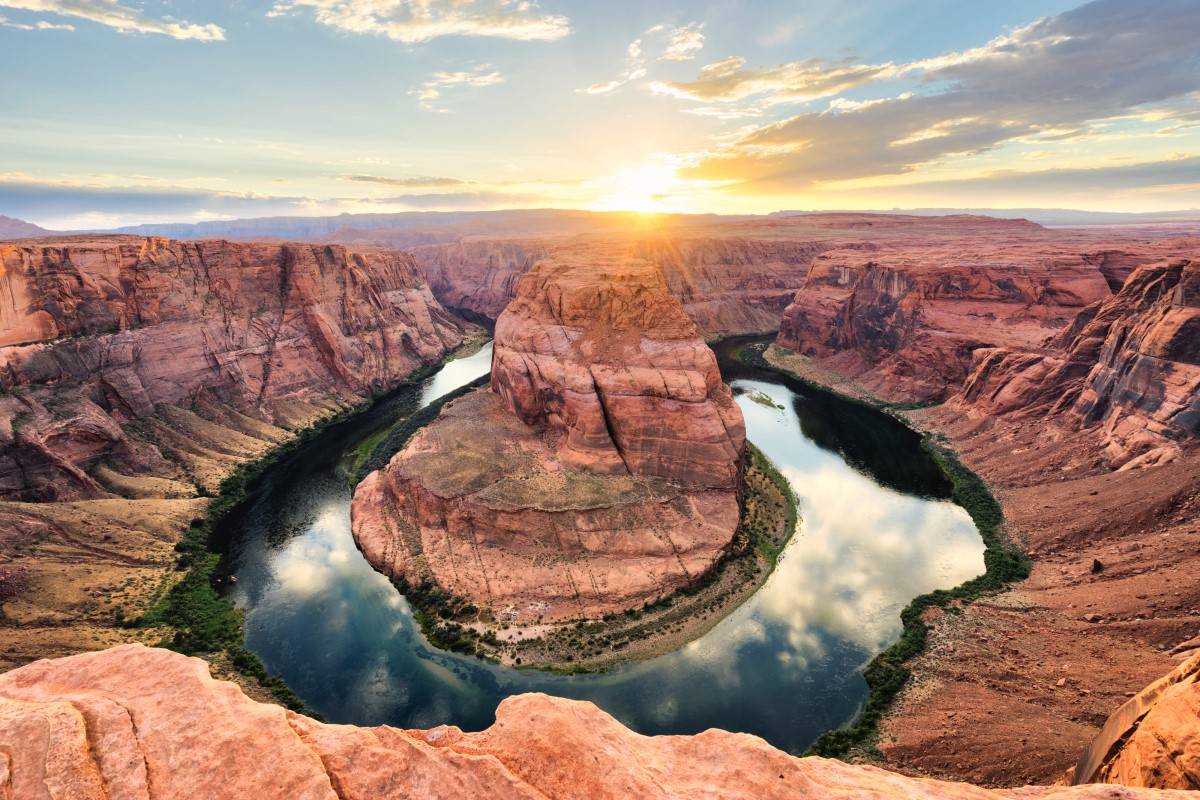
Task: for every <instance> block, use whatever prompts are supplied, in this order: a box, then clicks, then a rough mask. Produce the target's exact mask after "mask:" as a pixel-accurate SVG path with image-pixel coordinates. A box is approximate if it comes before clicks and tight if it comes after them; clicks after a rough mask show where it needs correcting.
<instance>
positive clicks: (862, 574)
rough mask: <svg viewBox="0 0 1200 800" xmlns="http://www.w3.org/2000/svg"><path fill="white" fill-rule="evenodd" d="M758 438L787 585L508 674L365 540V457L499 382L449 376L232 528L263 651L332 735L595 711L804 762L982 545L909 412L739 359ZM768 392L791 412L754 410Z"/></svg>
mask: <svg viewBox="0 0 1200 800" xmlns="http://www.w3.org/2000/svg"><path fill="white" fill-rule="evenodd" d="M732 346H733V345H726V346H723V347H722V348H720V349H719V356H720V358H721V364H722V369H723V370H724V371H725V375H726V378H727V379H728V380H730V381H731V384H732V386H733V389H734V392H735V394H736V395H737V401H738V404H739V405H740V406H741V408H742V411H743V413H744V414H745V416H746V425H747V430H748V432H749V438H750V439H751V440H752V441H753V442H754V443H755V444H757V445H758V446H759V447H760V448H761V449H762V450H763V451H764V452H766V454H767V455H768V456H769V457H770V458H771V459H772V460H773V461H774V462H775V464H776V465H778V466H779V468H780V470H781V471H782V472H783V474H784V475H785V476H786V477H787V479H788V480H789V481H791V483H792V486H793V487H794V489H795V491H796V494H797V496H798V498H799V501H800V511H801V515H802V517H803V519H802V522H801V527H800V530H799V532H798V534H797V535H796V536H795V537H794V538H793V540H792V542H791V543H790V544H789V546H788V547H787V549H786V550H785V552H784V554H783V557H782V559H781V560H780V563H779V566H778V568H777V569H776V571H775V572H774V574H773V575H772V576H771V577H770V579H769V580H768V581H767V583H766V585H765V586H763V588H762V589H760V590H759V591H758V592H757V593H756V594H755V595H754V596H753V597H752V598H751V599H750V600H749V601H747V602H746V603H745V604H743V605H742V606H741V607H740V608H738V609H737V610H736V611H734V612H733V613H732V614H731V615H730V616H728V617H727V618H726V619H725V620H723V621H722V622H721V623H720V624H718V625H717V626H716V627H714V628H713V629H712V630H711V631H710V632H709V633H708V634H706V635H705V636H703V637H702V638H700V639H698V640H697V641H695V642H692V643H691V644H689V645H687V646H685V647H683V648H682V649H680V650H678V651H676V652H673V653H670V654H668V655H665V656H662V657H659V658H655V659H653V660H650V661H645V662H641V663H635V664H628V665H625V666H623V667H620V668H618V669H616V670H614V671H612V672H608V673H604V674H599V675H575V676H564V675H552V674H546V673H537V672H530V671H519V670H513V669H508V668H504V667H498V666H495V665H492V664H488V663H485V662H482V661H479V660H477V659H474V658H470V657H466V656H459V655H454V654H450V653H445V652H442V651H439V650H436V649H434V648H432V647H430V646H429V645H428V644H427V643H426V642H425V641H424V639H423V637H422V636H421V633H420V630H419V628H418V627H417V625H416V624H415V622H414V620H413V617H412V613H411V611H410V609H409V606H408V604H407V602H406V601H405V600H404V598H403V597H402V596H401V595H400V594H399V593H398V592H397V591H396V590H395V589H394V588H393V587H392V585H391V584H390V583H389V582H388V581H387V580H386V579H385V578H383V576H381V575H379V574H378V573H376V572H375V571H374V570H372V569H371V567H370V566H369V565H368V564H367V563H366V561H365V560H364V559H363V558H362V556H361V555H360V554H359V552H358V550H357V549H356V548H355V545H354V541H353V539H352V538H351V535H350V510H349V506H350V491H349V490H348V489H347V486H346V481H345V478H344V476H343V472H344V469H345V466H346V464H347V456H346V453H347V451H349V450H350V449H352V448H353V446H354V444H355V443H356V442H358V441H360V440H361V439H363V438H364V437H366V436H368V435H370V434H371V433H373V432H375V431H377V430H379V429H380V426H382V425H386V424H388V423H389V422H390V421H391V420H394V419H395V418H396V416H397V415H398V414H403V413H411V411H412V409H414V408H415V407H417V404H423V403H427V402H429V401H430V400H432V399H435V398H436V397H439V396H441V395H442V394H444V393H445V392H448V391H450V390H451V389H453V388H455V387H457V386H460V385H462V384H464V383H467V382H469V381H470V380H472V379H473V378H475V377H477V376H479V375H482V374H484V373H485V372H486V371H487V370H488V367H489V364H490V360H491V349H490V347H489V348H486V349H485V350H483V351H482V352H480V353H478V354H476V355H473V356H470V357H467V358H463V359H461V360H458V361H455V362H452V363H450V364H448V365H447V366H446V367H445V368H444V369H443V370H442V371H441V372H440V373H438V374H437V375H436V376H434V377H432V378H431V379H429V380H428V381H427V382H426V383H425V384H424V386H422V387H420V388H419V389H418V388H417V387H414V388H412V389H410V390H406V391H403V392H401V393H399V395H397V396H396V397H394V398H392V399H391V400H389V401H388V402H386V403H384V404H381V406H380V407H379V408H377V409H375V410H373V411H371V412H367V413H366V414H364V415H362V417H360V418H356V419H354V420H351V421H348V422H346V423H343V424H342V425H339V426H336V427H334V428H332V429H331V430H329V431H328V432H327V433H326V434H324V435H323V436H321V437H319V438H318V439H317V440H316V441H315V442H313V443H312V445H310V446H308V447H306V448H305V449H304V450H302V451H300V452H299V453H297V454H296V456H295V457H294V458H292V459H290V460H289V461H287V462H285V463H282V464H280V465H278V466H277V467H276V468H273V469H272V470H271V471H270V473H269V474H268V475H267V476H266V478H265V479H264V481H263V485H262V488H261V491H260V492H258V493H257V494H256V495H255V497H254V498H253V499H252V500H250V501H249V502H248V503H247V504H246V506H244V507H243V509H242V510H241V511H240V512H239V513H238V514H236V515H234V516H232V517H230V518H229V520H228V522H227V526H226V531H225V532H226V534H227V536H228V540H229V552H228V553H227V559H228V565H229V568H230V569H231V570H233V571H234V572H235V573H236V575H237V576H238V583H237V585H236V588H235V590H234V592H233V599H234V600H235V602H236V603H237V604H238V605H239V606H240V607H241V608H243V609H245V612H246V644H247V646H248V647H249V648H250V649H251V650H253V651H254V652H255V653H257V654H258V655H259V656H260V657H261V658H262V660H263V662H264V663H265V664H266V666H267V668H268V669H269V670H271V671H272V672H274V673H276V674H278V675H280V676H282V677H283V678H284V680H286V681H287V683H288V684H289V685H290V686H291V687H292V688H293V689H294V690H295V691H296V692H297V693H298V694H299V695H300V697H302V698H303V699H304V701H305V702H306V703H307V704H308V705H309V706H310V707H311V708H313V709H314V710H316V711H317V712H319V713H320V714H322V715H323V716H324V717H325V718H326V719H328V720H330V721H333V722H348V723H356V724H360V725H373V724H379V723H389V724H392V725H396V726H399V727H406V728H408V727H429V726H432V725H437V724H440V723H453V724H457V725H459V726H461V727H463V728H465V729H468V730H477V729H481V728H484V727H486V726H487V725H489V724H490V723H491V722H492V720H493V719H494V712H495V708H496V705H497V704H498V703H499V701H500V700H502V699H503V698H504V697H505V696H507V695H510V694H516V693H520V692H527V691H541V692H547V693H550V694H556V695H562V696H566V697H574V698H583V699H588V700H592V701H593V702H595V703H596V704H598V705H599V706H601V707H602V708H604V709H606V710H607V711H609V712H610V713H612V714H614V715H615V716H616V717H618V718H619V719H621V720H622V721H623V722H625V723H626V724H627V725H629V726H631V727H632V728H634V729H635V730H638V731H641V732H643V733H695V732H698V731H701V730H704V729H705V728H709V727H720V728H725V729H727V730H734V731H747V732H750V733H755V734H758V735H760V736H763V737H764V738H766V739H767V740H769V741H770V742H772V743H773V744H775V745H776V746H778V747H781V748H784V749H786V750H790V751H793V752H798V751H800V750H803V749H804V748H805V747H806V746H807V745H808V744H809V743H811V741H812V740H813V739H814V738H815V737H816V736H817V735H819V734H820V733H821V732H823V731H825V730H829V729H830V728H835V727H837V726H839V725H841V724H843V723H845V722H847V721H848V720H849V719H850V718H852V717H853V716H854V715H855V713H856V712H857V710H858V708H859V707H860V705H861V703H862V702H863V701H864V700H865V698H866V694H867V687H866V683H865V682H864V680H863V678H862V675H861V668H862V667H863V666H864V665H865V663H866V662H867V661H869V660H870V658H871V657H872V656H873V655H874V654H875V653H877V652H879V651H880V650H881V649H883V648H884V647H886V646H887V645H888V644H890V643H891V642H892V641H894V640H895V639H896V638H897V636H898V635H899V632H900V620H899V613H900V610H901V609H902V608H903V607H904V606H905V605H906V604H907V603H908V601H909V600H911V599H912V598H913V597H915V596H916V595H918V594H921V593H924V592H927V591H930V590H932V589H936V588H948V587H951V586H954V585H956V584H958V583H960V582H962V581H963V580H966V579H968V578H971V577H973V576H975V575H978V574H980V573H981V572H982V571H983V557H982V553H983V545H982V542H981V541H980V539H979V535H978V532H977V531H976V529H975V527H974V526H973V524H972V523H971V520H970V518H969V517H968V516H967V514H966V512H965V511H963V510H962V509H961V508H959V507H958V506H956V505H954V504H953V503H950V502H949V501H947V500H945V499H944V498H945V497H946V496H947V493H948V487H947V486H946V485H945V483H944V481H943V480H942V479H941V477H940V475H939V473H938V472H937V470H936V468H935V467H934V465H933V464H932V463H931V462H930V460H929V459H928V457H927V456H926V455H925V453H924V452H923V451H922V450H921V449H920V448H919V444H918V439H917V437H916V436H915V435H914V434H913V433H912V432H911V431H908V430H907V429H906V428H904V427H903V426H901V425H899V424H898V423H896V422H895V421H894V420H892V419H891V418H889V417H887V416H885V415H882V414H879V413H877V412H874V411H872V410H870V409H866V408H863V407H860V406H857V405H854V404H849V403H846V402H843V401H840V400H838V399H837V398H835V397H832V396H830V395H828V394H826V393H823V392H819V391H815V390H809V389H806V388H804V387H802V386H800V385H798V384H794V383H792V382H790V381H786V380H785V379H783V378H781V377H779V376H776V375H774V374H772V373H768V372H764V371H761V370H757V369H754V368H749V367H745V366H742V365H739V364H737V363H735V362H733V361H732V360H731V359H730V358H729V351H730V349H731V347H732ZM751 391H754V392H761V393H762V394H764V395H767V396H768V397H770V398H771V399H772V400H773V401H774V403H776V404H777V405H780V406H782V407H783V408H771V407H767V406H765V405H763V404H761V403H758V402H755V401H754V400H753V399H751V396H750V395H749V394H748V393H749V392H751Z"/></svg>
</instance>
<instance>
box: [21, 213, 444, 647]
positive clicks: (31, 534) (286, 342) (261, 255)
mask: <svg viewBox="0 0 1200 800" xmlns="http://www.w3.org/2000/svg"><path fill="white" fill-rule="evenodd" d="M0 269H2V274H0V286H2V287H3V292H2V295H3V297H4V301H3V303H0V388H2V389H3V392H2V394H0V418H2V419H3V420H4V422H3V425H2V426H0V429H2V432H0V497H2V500H0V540H2V541H3V542H4V559H3V563H2V564H0V585H3V587H4V591H3V597H4V617H5V621H6V624H5V625H4V626H3V628H2V631H0V652H2V653H3V662H4V663H5V664H7V665H9V666H11V665H14V664H19V663H22V662H23V661H26V660H29V659H31V658H36V657H40V656H44V655H47V654H61V653H69V652H73V651H75V650H78V649H81V648H89V649H90V648H93V647H95V646H97V645H103V644H106V643H112V642H114V641H120V640H121V639H123V638H127V637H128V636H129V635H131V634H130V632H129V631H125V630H123V629H122V627H121V624H120V623H121V621H122V619H124V618H125V617H129V618H134V617H136V616H137V615H138V614H140V613H141V612H142V611H144V610H145V608H146V607H147V605H148V604H149V603H151V602H152V601H153V598H154V597H156V596H157V595H158V594H159V593H160V592H161V591H162V587H163V581H164V575H165V574H168V573H169V571H170V568H171V566H172V565H173V564H174V562H175V559H176V557H177V553H176V552H175V549H174V547H175V545H176V543H177V542H178V541H179V539H180V537H181V535H182V533H183V531H185V530H187V528H188V525H189V523H190V522H191V521H192V520H195V519H197V518H199V517H202V516H203V515H204V509H205V507H206V506H207V503H208V500H207V497H209V496H211V495H212V494H214V493H215V492H216V491H217V490H218V487H219V485H220V483H221V481H222V480H223V479H224V478H225V477H226V476H228V475H229V474H230V473H231V472H232V471H233V470H234V469H236V467H237V466H238V465H239V464H242V463H245V462H247V461H250V460H253V459H256V458H259V457H262V456H263V455H265V454H267V453H268V452H270V451H271V450H272V448H274V447H276V446H278V445H280V444H281V443H283V442H285V441H288V440H289V439H291V438H293V437H294V436H295V435H296V434H297V433H298V432H299V431H301V430H303V429H304V428H306V427H307V426H309V425H312V424H314V423H316V422H318V421H319V420H322V419H325V418H327V417H329V416H331V415H333V414H335V413H338V412H341V411H343V410H345V409H349V408H351V407H353V406H355V405H358V404H361V403H363V402H365V401H366V400H368V399H370V398H371V397H372V396H373V395H375V394H378V393H380V392H384V391H386V390H388V389H390V388H392V387H394V386H396V385H397V384H398V383H400V382H401V381H403V380H404V379H405V378H406V377H407V376H408V375H409V374H410V373H411V372H412V371H413V370H414V369H416V368H418V367H420V366H422V365H426V364H431V363H433V362H436V361H437V360H438V359H440V358H441V357H442V356H443V355H444V354H445V353H447V352H448V351H449V350H451V349H452V348H454V347H455V346H457V345H458V343H459V342H461V341H462V337H463V331H462V326H461V323H460V322H459V321H457V320H456V319H455V318H453V317H452V316H450V315H449V314H448V313H447V312H446V311H445V310H444V309H442V307H441V306H440V305H439V304H438V303H437V301H436V300H435V299H434V298H433V296H432V295H431V294H430V292H429V289H428V286H427V284H426V283H425V281H424V279H423V277H422V276H421V275H420V274H419V272H418V271H417V270H416V268H415V265H414V264H413V262H412V260H411V258H410V257H409V256H407V255H405V254H402V253H397V252H384V251H366V252H362V253H356V252H352V251H348V250H346V249H345V248H343V247H340V246H333V245H331V246H315V245H275V244H233V243H229V242H204V241H201V242H187V243H183V242H174V241H170V240H165V239H143V238H136V237H128V236H124V237H66V238H61V237H60V238H54V239H49V240H41V239H27V240H21V241H18V242H13V243H8V244H0Z"/></svg>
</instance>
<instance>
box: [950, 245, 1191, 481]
mask: <svg viewBox="0 0 1200 800" xmlns="http://www.w3.org/2000/svg"><path fill="white" fill-rule="evenodd" d="M955 402H956V403H957V404H959V405H960V406H962V407H964V408H966V409H968V410H970V411H972V412H974V413H977V414H988V415H1005V414H1013V415H1017V416H1020V417H1034V416H1039V415H1040V416H1047V417H1053V418H1056V419H1058V420H1060V421H1062V422H1064V423H1066V424H1068V425H1070V426H1072V427H1084V428H1089V427H1091V428H1095V429H1097V430H1098V431H1099V433H1100V435H1101V438H1102V441H1103V444H1104V445H1105V448H1106V455H1107V457H1108V460H1109V462H1110V465H1111V466H1114V467H1120V466H1136V465H1139V464H1149V463H1156V462H1159V461H1163V460H1167V459H1172V458H1174V457H1176V456H1177V455H1178V453H1179V447H1180V445H1181V443H1183V442H1185V441H1187V440H1190V439H1193V438H1194V437H1196V436H1197V435H1200V262H1196V261H1192V260H1175V261H1166V262H1160V263H1157V264H1152V265H1148V266H1143V267H1141V268H1139V269H1138V270H1136V271H1135V272H1134V273H1133V274H1132V275H1130V277H1129V278H1128V279H1127V280H1126V282H1125V285H1124V287H1123V288H1122V289H1121V291H1120V292H1118V293H1117V294H1116V295H1114V296H1113V297H1111V298H1109V299H1108V300H1105V301H1104V302H1102V303H1097V304H1095V305H1093V306H1091V307H1089V308H1087V309H1085V310H1084V311H1082V312H1080V314H1079V315H1078V317H1077V318H1076V319H1075V320H1074V321H1073V322H1072V323H1071V325H1069V326H1068V327H1067V328H1065V329H1064V330H1063V331H1061V332H1060V333H1059V334H1058V335H1056V336H1054V337H1053V338H1051V339H1049V340H1048V341H1047V342H1046V343H1045V345H1044V346H1043V347H1040V348H1038V349H1036V350H1029V351H1021V350H1012V349H989V350H982V351H980V352H978V353H977V354H976V359H975V364H974V369H973V371H972V373H971V375H970V377H969V378H968V380H967V381H966V383H965V384H964V386H963V390H962V393H961V395H960V396H959V397H958V398H956V401H955Z"/></svg>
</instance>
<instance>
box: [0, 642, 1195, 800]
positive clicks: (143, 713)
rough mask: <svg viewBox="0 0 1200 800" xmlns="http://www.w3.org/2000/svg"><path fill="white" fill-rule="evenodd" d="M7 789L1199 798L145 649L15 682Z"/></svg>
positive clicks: (50, 793) (135, 793)
mask: <svg viewBox="0 0 1200 800" xmlns="http://www.w3.org/2000/svg"><path fill="white" fill-rule="evenodd" d="M0 788H2V789H3V791H4V795H5V796H6V797H12V798H20V800H50V798H67V797H70V798H79V800H109V799H110V798H111V799H113V800H115V798H130V799H131V800H132V799H135V798H136V799H139V800H159V798H162V799H163V800H166V799H167V798H179V797H203V798H206V799H207V800H244V798H263V800H267V798H289V800H367V798H409V797H411V798H426V799H428V800H436V798H464V797H489V798H519V799H520V800H549V799H554V800H557V799H558V798H562V799H563V800H566V799H567V798H589V799H594V800H603V799H604V798H613V800H616V798H621V800H624V799H625V798H633V797H636V798H646V799H647V800H650V799H651V798H663V799H664V800H666V798H680V797H714V798H715V797H720V798H728V799H729V800H737V799H738V798H746V800H750V798H754V799H755V800H760V799H762V798H808V799H810V800H861V798H902V797H904V798H925V800H993V799H994V800H999V798H1018V797H1019V798H1026V799H1027V800H1033V799H1034V798H1040V799H1042V800H1102V799H1104V800H1108V799H1109V798H1114V797H1118V796H1119V797H1121V798H1126V799H1127V800H1151V798H1158V797H1161V798H1164V800H1165V798H1166V797H1168V796H1177V797H1180V798H1182V797H1185V795H1172V793H1163V792H1157V791H1154V790H1148V789H1131V790H1122V791H1121V793H1120V794H1119V795H1117V794H1114V792H1113V787H1107V786H1090V787H1077V788H1065V787H1027V788H1024V789H1019V790H1016V791H1011V792H1010V791H992V790H987V789H979V788H975V787H973V786H968V785H966V784H961V783H943V782H940V781H934V780H928V779H920V778H907V777H902V776H900V775H896V774H894V773H890V772H887V771H885V770H881V769H877V768H874V767H862V766H851V765H848V764H843V763H841V762H838V761H827V760H825V759H820V758H803V759H801V758H796V757H794V756H789V755H787V754H786V753H783V752H780V751H779V750H776V749H774V748H773V747H771V746H770V745H768V744H767V743H766V742H764V741H763V740H761V739H759V738H758V737H755V736H750V735H748V734H739V733H726V732H724V731H719V730H708V731H705V732H704V733H701V734H698V735H696V736H640V735H638V734H636V733H633V732H632V731H630V730H629V729H627V728H625V727H624V726H623V725H621V723H619V722H617V721H616V720H615V719H613V718H612V717H611V716H609V715H608V714H606V713H604V712H603V711H601V710H600V709H598V708H596V707H595V706H594V705H592V704H591V703H586V702H579V701H573V700H564V699H559V698H553V697H547V696H546V695H541V694H527V695H520V696H517V697H512V698H509V699H507V700H505V701H504V702H503V703H501V704H500V707H499V708H498V709H497V711H496V722H495V723H494V724H493V725H492V726H491V727H490V728H488V729H487V730H484V731H481V732H479V733H466V732H464V731H462V730H459V729H458V728H456V727H453V726H446V725H443V726H439V727H436V728H431V729H429V730H400V729H397V728H391V727H388V726H386V725H381V726H378V727H374V728H358V727H354V726H351V725H327V724H324V723H320V722H317V721H315V720H313V719H310V718H308V717H305V716H302V715H299V714H295V713H293V712H290V711H286V710H284V709H282V708H280V707H278V706H273V705H265V704H262V703H257V702H255V701H253V700H251V699H249V698H248V697H246V696H245V695H243V694H242V693H241V691H240V690H239V689H238V688H237V687H236V686H234V685H233V684H230V683H224V682H220V681H215V680H213V679H212V677H211V676H210V675H209V673H208V665H207V664H205V663H204V662H203V661H201V660H199V659H196V658H188V657H185V656H181V655H178V654H176V653H172V652H169V651H166V650H153V649H148V648H145V647H142V646H140V645H126V646H123V647H117V648H113V649H111V650H106V651H103V652H99V653H88V654H84V655H78V656H73V657H71V658H64V659H59V660H57V661H40V662H37V663H34V664H30V665H29V666H26V667H23V668H21V669H19V670H15V671H13V672H9V673H8V674H6V675H4V676H2V677H0Z"/></svg>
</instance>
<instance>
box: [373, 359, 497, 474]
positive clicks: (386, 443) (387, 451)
mask: <svg viewBox="0 0 1200 800" xmlns="http://www.w3.org/2000/svg"><path fill="white" fill-rule="evenodd" d="M489 380H491V373H488V374H486V375H482V376H480V377H478V378H476V379H475V380H473V381H471V382H470V383H468V384H466V385H465V386H460V387H459V388H457V389H455V390H454V391H453V392H450V393H449V394H447V395H444V396H443V397H441V398H439V399H438V400H435V401H434V402H432V403H430V404H429V405H427V406H425V407H424V408H422V409H420V410H418V411H416V412H414V413H413V414H410V415H409V416H407V417H405V418H404V419H402V420H400V421H399V422H397V423H396V424H395V425H393V426H392V427H390V428H387V429H384V430H382V431H379V432H377V433H376V434H374V435H372V436H369V437H367V438H366V439H364V440H363V441H362V442H360V443H359V445H358V447H357V448H355V457H354V468H353V469H352V470H351V473H350V485H351V486H352V487H353V486H357V485H358V484H359V483H361V482H362V479H363V478H365V477H367V475H369V474H371V473H372V472H374V471H375V470H377V469H382V468H383V467H385V466H387V463H388V462H389V461H391V460H392V456H394V455H396V453H399V452H400V451H401V450H403V449H404V445H406V444H407V443H408V440H409V439H411V438H412V437H413V435H414V434H415V433H416V432H417V431H419V430H420V429H421V428H423V427H425V426H426V425H428V424H429V423H431V422H433V421H434V420H435V419H437V416H438V414H440V413H442V407H443V406H445V405H446V404H447V403H449V402H450V401H451V400H456V399H458V398H459V397H462V396H463V395H465V394H466V393H467V392H471V391H474V390H475V389H478V388H479V387H481V386H486V385H487V383H488V381H489Z"/></svg>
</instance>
